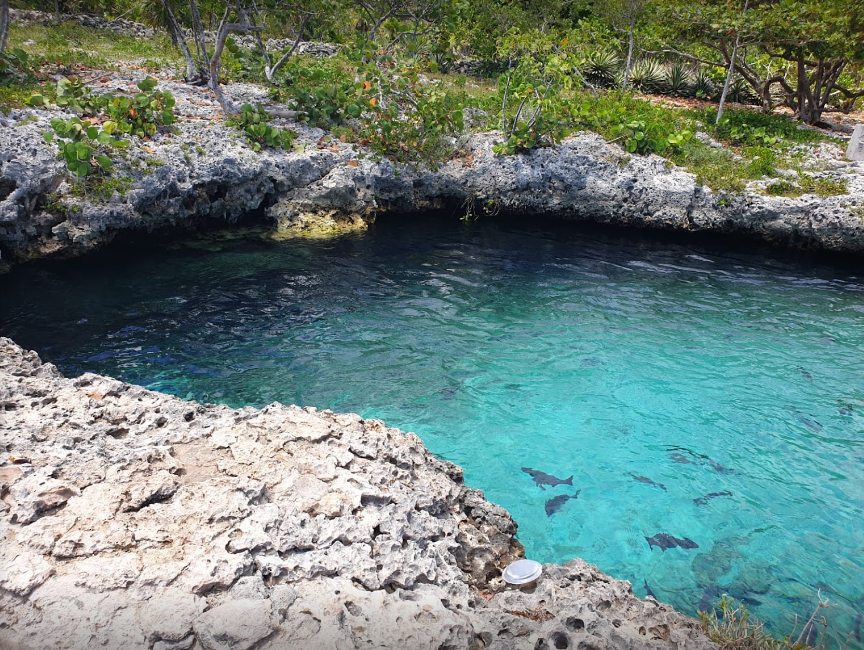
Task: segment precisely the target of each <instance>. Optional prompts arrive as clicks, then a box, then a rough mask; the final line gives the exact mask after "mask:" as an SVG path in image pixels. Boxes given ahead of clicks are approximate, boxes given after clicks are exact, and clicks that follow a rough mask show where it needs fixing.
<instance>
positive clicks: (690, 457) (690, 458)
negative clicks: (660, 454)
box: [666, 447, 738, 474]
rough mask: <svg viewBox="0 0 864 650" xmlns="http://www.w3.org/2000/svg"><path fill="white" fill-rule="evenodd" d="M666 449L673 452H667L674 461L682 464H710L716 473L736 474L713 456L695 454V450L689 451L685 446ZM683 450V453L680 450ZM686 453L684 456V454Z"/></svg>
mask: <svg viewBox="0 0 864 650" xmlns="http://www.w3.org/2000/svg"><path fill="white" fill-rule="evenodd" d="M666 451H669V452H673V453H670V454H669V458H671V459H672V460H673V461H674V462H676V463H681V464H684V465H705V464H708V465H711V469H713V470H714V471H715V472H717V473H718V474H737V473H738V472H736V471H735V470H734V469H729V468H728V467H724V466H723V465H721V464H720V463H718V462H717V461H716V460H714V459H713V458H709V457H708V456H706V455H704V454H697V453H696V452H695V451H690V450H689V449H687V448H685V447H666ZM682 451H683V452H684V453H683V454H682V453H680V452H682ZM685 454H686V456H685Z"/></svg>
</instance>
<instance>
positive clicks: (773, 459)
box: [0, 217, 864, 648]
mask: <svg viewBox="0 0 864 650" xmlns="http://www.w3.org/2000/svg"><path fill="white" fill-rule="evenodd" d="M734 250H735V249H734V248H729V247H725V248H721V247H717V248H708V247H704V246H697V245H695V244H692V243H691V244H682V243H680V242H676V241H667V240H657V239H650V238H646V235H645V234H644V233H638V232H637V233H629V234H627V235H626V236H625V235H624V234H622V233H616V232H612V233H610V232H596V231H586V230H583V229H577V228H575V227H574V226H568V225H566V224H558V225H526V224H524V223H521V224H520V223H519V222H503V221H495V220H491V219H484V220H481V221H479V222H476V223H471V224H463V223H461V222H460V221H459V220H458V219H456V218H455V217H444V218H437V219H431V218H426V219H418V218H416V217H404V218H402V219H391V220H387V221H382V222H379V224H378V225H376V226H375V227H374V228H373V229H372V230H371V231H370V232H369V233H368V234H366V235H362V236H350V237H344V238H341V239H338V240H335V241H328V242H321V241H318V242H316V241H288V242H273V241H269V240H266V239H264V238H260V237H255V236H249V235H247V236H239V235H238V236H236V237H231V236H229V235H228V234H223V235H221V236H220V237H216V238H209V239H198V240H190V241H188V242H186V243H185V244H183V245H175V246H173V247H171V248H169V247H155V248H154V247H150V248H147V249H146V250H142V251H140V252H138V253H134V254H132V253H130V252H129V251H120V252H115V253H112V254H106V255H97V256H94V257H90V258H87V259H83V260H78V261H74V262H66V263H62V264H57V265H45V264H41V265H31V266H27V267H24V268H19V269H17V270H16V271H15V272H13V273H12V274H10V275H8V276H5V277H0V296H2V304H0V334H2V335H6V336H10V337H12V338H13V339H15V340H16V341H17V342H18V343H19V344H21V345H23V346H26V347H30V348H33V349H36V350H38V351H39V353H40V354H41V355H42V356H43V358H45V359H47V360H50V361H53V362H55V363H56V364H58V365H59V366H60V368H61V369H62V370H63V372H64V373H66V374H69V375H75V374H78V373H82V372H84V371H94V372H99V373H104V374H108V375H112V376H115V377H118V378H121V379H124V380H127V381H131V382H135V383H138V384H141V385H144V386H147V387H149V388H152V389H155V390H160V391H165V392H169V393H173V394H175V395H179V396H180V397H183V398H185V399H195V400H201V401H209V402H224V403H227V404H230V405H232V406H240V405H245V404H252V405H258V406H260V405H263V404H267V403H270V402H273V401H276V400H278V401H281V402H285V403H296V404H301V405H312V406H317V407H320V408H330V409H333V410H336V411H354V412H357V413H360V414H361V415H363V416H364V417H376V418H382V419H384V420H385V421H386V422H387V423H388V424H390V425H392V426H397V427H400V428H402V429H405V430H412V431H415V432H417V433H418V434H419V435H420V436H421V437H422V438H423V440H424V441H425V442H426V444H427V445H428V446H429V448H430V449H432V451H434V452H435V453H436V454H438V455H439V456H441V457H443V458H447V459H449V460H452V461H453V462H455V463H458V464H459V465H461V466H462V467H464V468H465V476H466V481H467V483H468V484H469V485H471V486H474V487H478V488H482V489H483V490H484V491H485V492H486V495H487V496H488V498H489V499H491V500H493V501H495V502H498V503H500V504H501V505H503V506H504V507H506V508H507V509H508V510H509V511H510V512H511V513H512V514H513V516H514V517H515V518H516V520H517V521H518V522H519V538H520V540H521V541H522V543H523V544H524V545H525V548H526V552H527V554H528V556H529V557H531V558H534V559H537V560H540V561H545V562H564V561H566V560H568V559H570V558H573V557H575V556H579V557H582V558H584V559H586V560H588V561H589V562H591V563H594V564H597V565H598V566H599V567H600V568H601V569H603V570H604V571H606V572H608V573H610V574H611V575H614V576H616V577H619V578H625V579H628V580H631V581H632V582H633V585H634V590H635V591H636V593H637V594H640V595H645V593H646V586H647V588H650V589H651V591H652V592H653V593H654V594H656V596H657V598H658V599H660V600H662V601H666V602H669V603H671V604H673V605H674V606H676V607H677V608H680V609H681V610H683V611H685V612H688V613H690V614H695V612H696V610H697V608H698V607H700V606H701V607H705V606H706V605H707V604H708V603H710V602H713V601H716V597H717V596H718V595H719V594H720V593H723V592H726V593H729V594H731V595H733V596H734V597H737V598H739V599H743V600H744V601H745V602H747V603H749V604H750V607H751V609H752V611H753V613H754V614H755V615H757V616H759V617H760V618H762V619H763V620H765V621H767V622H768V623H769V625H770V627H771V629H772V630H773V631H774V632H775V633H778V634H788V633H790V632H791V630H792V627H793V624H794V620H795V615H796V614H797V615H798V616H799V617H803V616H806V615H808V614H809V613H810V612H811V611H812V610H813V608H814V606H815V605H816V603H817V592H820V591H821V594H822V596H823V597H827V598H828V599H829V600H830V601H831V604H832V607H831V608H829V609H828V610H827V617H828V618H829V620H830V621H831V625H832V627H831V629H832V631H833V632H834V633H835V634H836V635H837V636H841V637H842V638H843V639H844V640H845V639H846V637H847V635H850V634H851V644H850V646H849V647H850V648H862V647H864V644H862V643H861V641H860V638H858V637H860V636H861V629H860V628H861V627H862V624H861V616H860V613H861V612H862V611H864V278H861V277H858V276H856V275H853V271H852V270H850V268H849V267H845V268H844V267H831V266H827V265H826V264H825V262H824V261H823V262H814V261H813V260H810V259H807V258H800V257H799V258H793V257H788V256H785V257H784V256H783V255H781V254H778V253H766V252H765V251H760V250H750V251H747V252H733V251H734ZM739 251H740V249H739ZM526 470H532V473H531V474H533V476H534V478H536V479H537V481H536V482H535V480H534V478H532V475H531V474H529V472H528V471H526ZM544 474H545V475H548V476H544ZM571 476H572V480H569V479H570V477H571ZM556 479H563V480H567V483H565V484H561V485H553V484H554V483H556V482H557V481H556ZM570 483H572V486H571V485H570ZM577 492H578V498H575V499H574V498H564V497H565V496H571V497H572V496H573V495H575V494H577ZM664 533H665V534H666V535H662V534H664ZM649 538H650V539H649ZM664 548H665V550H664ZM799 630H800V623H799Z"/></svg>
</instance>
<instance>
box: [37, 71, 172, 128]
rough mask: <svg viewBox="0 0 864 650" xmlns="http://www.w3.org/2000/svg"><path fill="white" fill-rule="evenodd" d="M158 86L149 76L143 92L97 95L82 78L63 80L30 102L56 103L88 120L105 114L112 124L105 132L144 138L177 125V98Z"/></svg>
mask: <svg viewBox="0 0 864 650" xmlns="http://www.w3.org/2000/svg"><path fill="white" fill-rule="evenodd" d="M156 85H157V81H156V80H155V79H154V78H152V77H147V78H145V79H143V80H141V81H140V82H138V89H139V90H140V91H141V92H139V93H137V94H136V95H134V96H132V97H129V96H126V95H113V94H104V95H98V94H94V93H93V89H92V88H90V87H88V86H85V85H84V84H83V82H82V81H81V80H80V79H70V78H63V79H60V80H59V81H58V82H57V83H56V84H55V85H53V86H50V85H49V86H48V87H47V89H46V92H45V94H34V95H33V96H31V97H30V99H29V100H28V102H27V103H28V104H29V105H30V106H40V107H41V106H44V107H50V106H51V104H54V105H56V106H58V107H60V108H62V109H64V110H68V111H70V112H73V113H77V114H78V115H80V116H85V117H95V116H99V115H105V116H107V117H108V118H109V121H107V122H105V123H104V125H103V129H104V130H106V131H108V133H113V132H114V131H116V132H117V133H121V134H128V135H135V136H138V137H139V138H145V137H149V136H151V135H153V134H154V133H156V130H157V128H158V127H159V126H170V125H172V124H174V105H175V103H176V101H175V99H174V96H173V95H172V94H171V93H170V92H167V91H164V92H163V91H161V90H158V89H157V87H156Z"/></svg>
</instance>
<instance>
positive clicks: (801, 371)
mask: <svg viewBox="0 0 864 650" xmlns="http://www.w3.org/2000/svg"><path fill="white" fill-rule="evenodd" d="M798 371H799V372H800V373H801V374H802V375H803V376H804V379H806V380H807V381H811V382H812V381H813V375H811V374H810V373H809V372H807V371H806V370H805V369H804V368H802V367H801V366H798Z"/></svg>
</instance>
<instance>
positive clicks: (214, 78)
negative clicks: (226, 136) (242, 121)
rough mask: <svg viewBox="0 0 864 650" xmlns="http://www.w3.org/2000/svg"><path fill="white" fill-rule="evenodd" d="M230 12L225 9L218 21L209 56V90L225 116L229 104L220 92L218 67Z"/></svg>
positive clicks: (228, 110) (223, 47) (226, 34)
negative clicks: (211, 53) (214, 39)
mask: <svg viewBox="0 0 864 650" xmlns="http://www.w3.org/2000/svg"><path fill="white" fill-rule="evenodd" d="M230 13H231V9H230V7H229V8H228V9H226V10H225V15H224V16H222V22H220V23H219V31H217V32H216V43H215V44H214V45H213V56H212V57H211V58H210V90H212V91H213V92H214V93H215V94H216V99H217V100H218V101H219V105H220V106H221V107H222V112H223V113H224V114H225V117H228V115H229V114H230V113H231V104H230V103H229V102H228V101H227V100H226V99H225V95H224V94H223V93H222V86H220V85H219V67H220V60H221V58H222V50H223V49H225V39H227V38H228V16H229V15H230Z"/></svg>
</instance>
